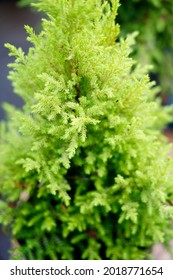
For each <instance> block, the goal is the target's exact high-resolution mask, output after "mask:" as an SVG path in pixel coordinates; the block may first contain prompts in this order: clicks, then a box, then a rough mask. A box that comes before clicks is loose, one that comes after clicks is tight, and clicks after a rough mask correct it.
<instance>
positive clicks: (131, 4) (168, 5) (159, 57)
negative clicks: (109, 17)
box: [118, 0, 173, 94]
mask: <svg viewBox="0 0 173 280" xmlns="http://www.w3.org/2000/svg"><path fill="white" fill-rule="evenodd" d="M118 22H119V23H120V25H121V35H123V36H126V34H127V33H129V32H133V31H134V30H137V31H139V35H138V37H137V44H136V46H135V57H136V58H137V60H138V61H140V62H141V64H142V65H146V64H152V65H153V66H154V68H153V70H152V73H154V74H155V75H157V78H158V81H159V83H160V84H161V88H162V91H163V94H170V93H171V92H172V93H173V1H172V0H131V1H129V0H121V6H120V8H119V11H118Z"/></svg>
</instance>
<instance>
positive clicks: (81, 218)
mask: <svg viewBox="0 0 173 280" xmlns="http://www.w3.org/2000/svg"><path fill="white" fill-rule="evenodd" d="M101 3H102V4H101ZM118 4H119V3H118V1H111V5H110V3H108V2H107V1H97V0H95V1H93V0H85V1H84V0H67V1H64V0H54V1H50V0H44V1H43V0H40V1H39V2H38V4H37V5H36V6H37V7H38V8H39V10H41V11H44V12H46V14H47V15H48V19H44V20H43V23H42V31H41V33H40V34H39V35H35V33H34V31H33V30H32V28H30V27H28V26H26V30H27V33H28V40H29V41H30V42H31V43H32V44H33V46H32V47H31V48H30V49H29V52H28V54H27V55H25V54H24V53H23V51H22V50H21V49H16V48H15V47H14V46H11V45H9V44H7V47H8V48H9V49H10V55H12V56H15V57H16V60H15V62H14V63H12V64H10V67H11V68H12V69H11V71H10V74H9V78H10V80H11V81H12V84H13V87H14V91H15V92H16V93H17V94H18V95H20V96H21V97H22V98H23V100H24V102H25V105H24V106H23V108H22V110H18V109H15V108H11V107H10V106H9V105H8V106H7V105H6V110H7V111H8V116H9V117H8V118H9V120H8V121H7V122H6V123H2V124H1V144H0V158H1V161H0V193H1V195H2V197H3V201H1V204H0V211H1V215H0V217H1V221H0V222H1V223H2V224H4V225H8V224H10V225H11V228H12V233H13V236H14V238H16V239H17V240H18V241H19V243H20V247H19V248H18V251H19V252H20V254H19V255H18V254H17V256H18V257H19V258H21V253H22V255H23V257H25V258H27V259H81V258H83V259H106V258H107V259H143V258H146V256H147V257H148V253H149V252H150V249H151V246H152V245H153V244H155V243H157V242H158V241H161V242H167V241H169V239H170V238H172V234H171V232H172V226H171V219H172V215H173V209H172V206H170V205H169V202H170V201H171V200H172V199H173V195H172V178H171V172H172V170H173V164H172V159H171V158H170V156H169V152H170V146H169V145H168V144H167V143H166V140H165V139H164V137H163V136H162V134H161V130H162V129H163V127H164V125H165V124H166V123H167V122H168V121H169V120H170V118H171V114H170V113H171V112H172V108H162V107H161V105H160V101H159V100H156V99H155V95H156V93H157V89H156V88H155V87H154V86H153V83H151V82H150V81H149V78H148V75H147V74H146V73H145V72H146V71H145V70H143V69H141V68H140V67H139V66H137V65H136V64H135V62H134V61H133V60H132V59H131V58H130V56H129V54H130V52H131V49H132V44H133V43H134V36H135V34H134V36H133V35H132V36H128V37H127V39H126V40H120V42H116V38H117V35H118V32H119V27H118V25H115V22H114V19H115V15H116V13H117V8H118ZM15 258H16V255H15Z"/></svg>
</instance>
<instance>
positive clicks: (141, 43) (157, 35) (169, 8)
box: [19, 0, 173, 102]
mask: <svg viewBox="0 0 173 280" xmlns="http://www.w3.org/2000/svg"><path fill="white" fill-rule="evenodd" d="M37 1H38V0H20V1H19V4H20V5H21V6H25V5H29V4H31V3H32V2H37ZM109 2H110V1H109ZM117 20H118V22H119V24H120V25H121V35H122V36H124V37H125V36H126V35H127V34H128V33H131V32H134V31H138V32H139V34H138V36H137V38H136V41H137V43H136V46H135V47H134V52H133V56H134V58H135V59H137V60H138V62H140V63H141V64H142V65H143V66H144V65H146V64H148V65H149V64H151V65H153V69H150V74H151V76H152V77H154V79H157V82H158V83H159V84H160V85H161V93H162V96H163V99H164V102H166V97H167V96H169V95H170V94H172V93H173V31H172V30H173V29H172V26H173V1H172V0H166V1H165V0H145V1H143V0H131V1H129V0H121V5H120V8H119V10H118V17H117Z"/></svg>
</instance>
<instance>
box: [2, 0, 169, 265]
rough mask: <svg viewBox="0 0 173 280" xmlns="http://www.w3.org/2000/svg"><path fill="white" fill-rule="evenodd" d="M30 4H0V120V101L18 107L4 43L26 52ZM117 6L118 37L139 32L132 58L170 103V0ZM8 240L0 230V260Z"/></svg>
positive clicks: (32, 16) (125, 0) (34, 17)
mask: <svg viewBox="0 0 173 280" xmlns="http://www.w3.org/2000/svg"><path fill="white" fill-rule="evenodd" d="M108 1H109V0H108ZM31 2H37V0H20V1H19V0H18V1H15V0H11V1H10V0H4V1H0V120H2V119H4V118H5V114H4V111H3V109H2V107H1V105H2V103H3V102H8V103H12V104H14V105H16V106H19V107H20V106H21V105H22V100H21V99H20V98H19V97H18V96H16V95H15V94H13V90H12V87H11V84H10V82H9V81H8V79H7V75H8V67H7V64H8V63H9V62H10V61H11V60H12V58H9V57H8V50H7V49H6V48H5V47H4V43H6V42H9V43H11V44H13V45H15V46H17V47H22V49H23V50H24V51H25V52H27V50H28V48H29V43H28V42H27V41H26V32H25V29H24V25H25V24H28V25H30V26H32V27H34V29H35V30H36V32H37V31H38V30H39V28H40V19H41V15H40V14H38V13H36V12H35V11H34V10H33V9H30V8H29V7H28V5H29V4H30V3H31ZM120 4H121V6H120V7H119V10H118V16H117V18H116V22H118V23H119V24H120V28H121V29H120V30H121V33H120V35H121V36H123V37H125V36H126V35H127V33H131V32H133V31H139V35H138V36H137V38H136V46H135V47H134V52H133V54H132V55H133V57H134V58H135V60H137V61H138V62H139V63H141V65H146V64H150V65H151V64H152V65H153V69H152V71H151V72H150V77H151V79H154V80H156V82H157V84H158V85H160V86H161V89H160V94H159V95H160V96H161V99H162V103H163V105H167V104H171V103H173V0H130V1H129V0H120ZM168 128H169V131H167V135H168V136H169V138H170V139H171V140H170V141H173V140H172V139H173V136H172V128H173V124H172V123H171V124H170V125H169V126H168ZM171 137H172V138H171ZM9 239H10V238H9V237H8V236H7V235H6V234H5V233H4V232H2V229H1V228H0V259H1V260H2V259H8V257H9V256H8V249H9V248H10V241H9ZM157 248H158V247H157ZM157 254H158V256H157V257H156V258H157V259H164V258H166V259H167V258H169V256H168V255H166V256H163V255H164V252H163V251H162V248H161V251H159V253H158V251H157ZM161 254H162V257H161Z"/></svg>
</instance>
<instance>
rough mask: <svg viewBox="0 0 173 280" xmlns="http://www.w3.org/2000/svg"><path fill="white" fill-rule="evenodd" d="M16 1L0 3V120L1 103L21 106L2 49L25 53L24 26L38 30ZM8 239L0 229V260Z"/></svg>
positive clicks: (31, 15) (4, 256)
mask: <svg viewBox="0 0 173 280" xmlns="http://www.w3.org/2000/svg"><path fill="white" fill-rule="evenodd" d="M17 2H18V1H14V0H11V1H10V0H4V1H2V0H1V1H0V120H2V119H4V118H5V114H4V111H3V109H2V107H1V105H2V103H3V102H9V103H12V104H14V105H16V106H21V105H22V100H21V99H20V98H19V97H18V96H17V95H15V94H13V90H12V87H11V84H10V81H8V79H7V75H8V67H7V64H8V63H9V62H10V61H11V60H12V58H9V57H8V50H7V49H6V48H5V47H4V44H5V43H6V42H9V43H11V44H13V45H15V46H17V47H22V49H24V51H26V52H27V50H28V47H29V42H27V41H26V32H25V29H24V24H28V25H30V26H32V27H34V28H35V29H39V25H40V15H39V14H38V13H35V12H34V11H33V10H31V9H29V8H28V7H22V8H21V7H20V8H19V7H18V6H17V5H16V4H17ZM9 248H10V237H9V236H8V235H6V233H5V232H3V231H2V228H1V227H0V260H6V259H8V257H9V255H8V250H9Z"/></svg>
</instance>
